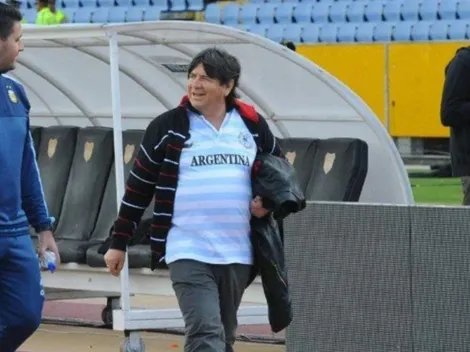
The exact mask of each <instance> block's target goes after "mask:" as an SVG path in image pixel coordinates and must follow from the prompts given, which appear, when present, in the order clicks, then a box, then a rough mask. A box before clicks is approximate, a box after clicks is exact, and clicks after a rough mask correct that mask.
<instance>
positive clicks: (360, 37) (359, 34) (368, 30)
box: [356, 22, 376, 43]
mask: <svg viewBox="0 0 470 352" xmlns="http://www.w3.org/2000/svg"><path fill="white" fill-rule="evenodd" d="M375 26H376V24H375V23H369V22H366V23H358V24H357V30H356V40H357V41H358V42H364V43H369V42H373V41H374V30H375Z"/></svg>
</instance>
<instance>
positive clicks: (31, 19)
mask: <svg viewBox="0 0 470 352" xmlns="http://www.w3.org/2000/svg"><path fill="white" fill-rule="evenodd" d="M21 13H22V14H23V17H24V19H25V20H26V21H27V22H28V23H36V15H37V11H36V9H24V10H21Z"/></svg>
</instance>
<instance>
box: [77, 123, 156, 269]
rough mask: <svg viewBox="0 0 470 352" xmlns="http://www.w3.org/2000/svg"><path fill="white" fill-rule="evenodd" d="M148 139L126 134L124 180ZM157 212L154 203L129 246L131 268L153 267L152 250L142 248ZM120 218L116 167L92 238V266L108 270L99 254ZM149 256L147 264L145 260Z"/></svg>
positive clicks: (131, 132) (89, 255) (89, 257)
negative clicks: (150, 265) (143, 143)
mask: <svg viewBox="0 0 470 352" xmlns="http://www.w3.org/2000/svg"><path fill="white" fill-rule="evenodd" d="M143 136H144V131H137V130H128V131H124V133H123V147H124V179H127V177H128V175H129V172H130V171H131V169H132V166H133V164H134V159H135V156H136V155H137V152H138V150H139V147H140V143H141V141H142V138H143ZM152 210H153V201H152V203H151V204H150V206H149V207H148V208H147V209H146V210H145V212H144V215H143V217H142V219H143V221H142V224H141V226H140V228H139V231H138V234H137V235H136V236H135V238H134V239H133V241H132V243H131V244H130V246H129V251H128V253H129V267H131V268H141V267H148V266H149V264H150V247H149V246H146V245H141V244H140V243H141V242H143V241H144V240H143V237H145V234H146V233H147V232H148V229H147V228H146V227H147V226H145V225H146V224H147V225H148V221H146V219H151V217H152ZM116 217H117V199H116V179H115V167H114V165H113V167H112V170H111V173H110V177H109V179H108V184H107V185H106V191H105V195H104V197H103V202H102V204H101V209H100V214H99V216H98V221H97V223H96V227H95V230H94V231H93V234H92V235H91V237H90V239H89V244H90V247H89V248H88V250H87V254H86V261H87V264H88V265H89V266H90V267H105V263H104V258H103V254H100V253H98V250H99V248H100V247H101V246H102V244H103V243H104V242H105V241H106V240H107V239H108V238H109V234H110V230H111V227H112V226H113V223H114V221H115V220H116ZM132 244H136V245H132ZM146 257H148V259H147V261H145V259H144V258H146Z"/></svg>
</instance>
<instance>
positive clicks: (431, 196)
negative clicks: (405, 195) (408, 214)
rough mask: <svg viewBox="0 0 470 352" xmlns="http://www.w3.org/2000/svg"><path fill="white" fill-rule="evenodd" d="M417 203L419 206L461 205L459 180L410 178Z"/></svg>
mask: <svg viewBox="0 0 470 352" xmlns="http://www.w3.org/2000/svg"><path fill="white" fill-rule="evenodd" d="M410 182H411V187H412V189H413V195H414V198H415V202H416V203H419V204H442V205H461V203H462V186H461V184H460V179H459V178H437V177H436V178H410Z"/></svg>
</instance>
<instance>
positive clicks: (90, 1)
mask: <svg viewBox="0 0 470 352" xmlns="http://www.w3.org/2000/svg"><path fill="white" fill-rule="evenodd" d="M80 6H81V7H98V2H97V1H96V0H80Z"/></svg>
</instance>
